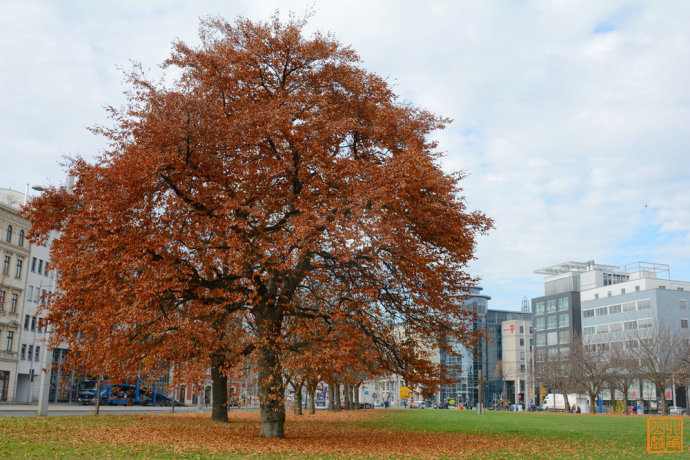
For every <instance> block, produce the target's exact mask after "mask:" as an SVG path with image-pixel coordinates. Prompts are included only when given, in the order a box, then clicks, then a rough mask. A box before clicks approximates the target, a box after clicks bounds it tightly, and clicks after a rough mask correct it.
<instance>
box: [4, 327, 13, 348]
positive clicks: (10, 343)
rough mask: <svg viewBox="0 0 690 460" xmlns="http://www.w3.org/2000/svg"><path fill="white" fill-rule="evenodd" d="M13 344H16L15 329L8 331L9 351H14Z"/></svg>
mask: <svg viewBox="0 0 690 460" xmlns="http://www.w3.org/2000/svg"><path fill="white" fill-rule="evenodd" d="M12 345H14V331H7V347H5V349H6V350H7V351H12Z"/></svg>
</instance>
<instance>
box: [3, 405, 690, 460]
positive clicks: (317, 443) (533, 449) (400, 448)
mask: <svg viewBox="0 0 690 460" xmlns="http://www.w3.org/2000/svg"><path fill="white" fill-rule="evenodd" d="M231 415H232V417H231V423H229V424H217V423H213V422H211V421H210V416H209V414H178V415H174V416H170V415H162V414H157V415H145V416H142V415H101V416H93V415H84V416H62V417H49V418H37V417H21V418H0V458H2V459H5V458H26V457H29V458H47V457H49V458H55V457H59V458H77V457H81V458H96V457H109V458H111V457H114V458H245V457H255V458H283V457H287V456H289V457H292V458H352V457H357V458H381V457H385V458H400V457H409V458H418V457H432V458H434V457H441V458H456V457H457V458H460V457H463V458H464V457H467V456H470V457H473V458H484V457H486V458H690V444H689V442H688V440H689V439H690V437H689V436H690V433H688V429H689V428H688V426H687V424H686V426H685V427H684V452H683V453H682V454H676V455H670V454H664V455H660V454H647V453H646V442H647V441H646V439H647V418H648V417H646V416H630V417H625V416H607V415H585V414H577V415H573V414H550V413H525V412H522V413H515V412H493V411H486V412H485V413H484V414H483V415H481V416H480V415H477V414H476V412H474V411H458V410H433V409H425V410H373V411H372V410H369V411H356V412H349V413H340V414H329V413H325V412H321V411H319V413H318V414H317V415H316V416H302V417H297V416H292V415H291V416H289V417H288V421H287V424H286V430H287V436H288V439H286V440H263V439H259V438H257V436H256V434H257V433H258V414H256V413H232V414H231ZM685 420H686V421H690V418H688V417H685ZM365 441H366V442H365ZM405 442H407V444H404V443H405ZM472 443H476V445H480V443H484V444H482V445H483V446H485V447H482V448H481V449H479V450H478V449H475V450H474V451H472V450H471V449H468V447H472V445H471V444H472ZM403 444H404V445H403ZM420 445H422V447H421V448H419V446H420ZM439 445H441V446H442V447H443V449H439V450H435V448H436V447H437V446H439ZM415 447H417V450H414V448H415ZM485 448H486V450H484V449H485ZM348 449H349V450H348ZM487 452H488V453H487Z"/></svg>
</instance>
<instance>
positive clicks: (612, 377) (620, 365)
mask: <svg viewBox="0 0 690 460" xmlns="http://www.w3.org/2000/svg"><path fill="white" fill-rule="evenodd" d="M609 361H610V364H609V366H610V369H611V370H610V372H609V375H608V380H609V382H610V384H611V388H612V393H614V395H615V391H616V390H618V391H620V392H621V394H622V395H623V410H626V409H627V407H628V393H629V391H630V388H631V387H632V386H633V384H634V383H635V382H637V381H639V379H640V378H641V370H640V360H639V358H638V356H637V354H636V353H634V351H633V350H631V349H629V348H625V347H624V346H623V343H621V342H614V343H612V344H611V350H610V353H609ZM626 413H627V412H626Z"/></svg>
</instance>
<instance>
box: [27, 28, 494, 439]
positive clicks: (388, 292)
mask: <svg viewBox="0 0 690 460" xmlns="http://www.w3.org/2000/svg"><path fill="white" fill-rule="evenodd" d="M304 25H305V24H304V21H302V20H299V19H295V18H292V19H291V20H289V21H288V22H287V23H281V22H280V21H279V20H278V19H277V17H274V18H273V19H272V20H271V21H269V22H256V23H254V22H251V21H249V20H246V19H239V20H237V21H236V22H234V23H228V22H225V21H223V20H221V19H210V20H206V21H204V22H203V23H202V28H201V39H202V44H201V46H200V47H198V48H191V47H189V46H187V45H186V44H184V43H182V42H179V43H177V44H175V46H174V50H173V52H172V55H171V57H170V58H169V59H168V60H167V61H166V65H167V66H171V67H176V68H178V69H179V70H180V71H181V77H180V78H179V80H177V81H176V82H174V83H171V84H166V83H164V82H163V83H155V82H151V81H148V80H146V78H145V77H144V76H143V75H142V74H141V73H140V72H139V71H137V70H136V69H135V70H134V71H133V72H132V74H131V75H130V82H131V84H132V91H131V92H130V93H128V96H129V105H128V106H127V107H126V108H124V109H122V110H116V109H111V111H112V116H113V120H114V122H115V126H114V127H113V128H109V129H106V128H99V129H97V130H96V131H97V132H99V133H100V134H102V135H104V136H106V137H107V138H108V139H109V141H110V143H111V147H110V148H109V149H108V150H107V151H106V152H104V153H103V155H102V156H101V158H99V159H98V161H96V162H95V163H94V164H88V163H87V162H86V161H84V160H82V159H79V158H77V159H74V160H73V161H72V162H71V164H70V172H71V174H73V175H74V176H76V177H77V183H76V185H75V187H74V190H73V191H72V193H69V192H68V191H65V190H61V189H51V190H48V191H47V192H46V193H45V194H44V195H42V196H41V197H38V198H36V199H35V200H33V201H32V203H31V204H30V205H29V207H28V209H27V210H26V214H27V216H28V217H29V218H30V219H31V220H32V222H34V229H33V233H32V234H33V238H39V239H40V238H41V237H44V236H45V235H46V234H47V232H48V231H49V230H58V231H60V232H61V233H60V236H59V238H57V239H56V240H55V241H54V242H53V245H52V262H53V266H54V267H55V268H56V269H57V270H58V271H59V272H60V274H61V279H60V281H59V284H58V286H59V288H60V293H59V294H58V295H56V296H55V297H54V298H53V299H52V300H51V303H50V307H49V309H50V311H49V314H48V321H49V322H50V323H51V325H52V328H53V331H54V332H55V334H56V340H66V341H67V342H68V343H69V346H70V348H71V349H72V350H73V355H74V360H75V362H76V361H78V362H79V363H80V364H82V365H84V366H86V367H87V368H88V369H92V370H97V371H99V372H104V373H108V374H119V375H125V374H131V373H136V374H141V373H144V372H152V371H155V370H158V369H159V368H160V366H161V363H166V364H171V363H174V364H175V365H176V367H177V368H178V369H180V372H184V373H189V374H194V373H198V372H199V370H200V367H203V366H205V365H207V364H208V356H209V354H210V353H211V352H212V351H214V350H234V349H236V348H237V346H238V345H237V344H238V343H239V344H245V343H246V342H251V343H252V345H253V346H254V347H255V350H256V355H255V356H256V361H257V368H258V376H259V392H260V396H261V428H260V436H262V437H283V436H284V422H285V409H284V405H283V396H284V395H283V392H284V386H283V374H282V358H283V355H284V352H285V344H286V335H285V333H286V329H285V326H286V325H287V323H286V321H287V320H288V319H289V318H295V319H297V320H299V321H296V322H294V323H292V324H293V326H295V327H297V329H296V330H294V331H293V333H295V334H296V335H297V336H299V337H304V338H309V337H310V336H315V335H316V334H319V333H320V331H321V329H322V327H321V326H317V323H318V322H319V321H321V322H323V321H327V322H331V323H332V324H337V325H338V328H339V329H340V331H341V333H343V334H345V335H350V336H353V337H355V336H357V335H358V334H359V335H361V337H364V338H365V340H366V343H367V344H369V345H371V346H372V349H375V350H376V351H377V353H379V354H380V356H381V358H382V359H381V360H380V362H381V363H385V366H387V368H390V369H393V368H395V369H397V370H400V371H401V372H404V373H406V374H409V376H410V378H411V381H414V379H415V378H417V379H418V380H420V381H421V380H422V379H423V378H427V377H429V376H431V375H432V374H433V372H432V369H431V367H432V366H431V364H430V362H429V360H428V359H427V358H428V357H427V356H424V355H423V352H422V351H420V350H424V349H425V348H428V347H431V346H435V345H437V342H438V337H439V335H440V334H445V335H446V336H447V337H448V338H450V339H454V340H455V341H456V342H460V343H464V344H467V345H469V346H471V345H472V344H473V343H475V342H476V340H477V338H478V335H477V332H476V331H473V330H472V328H471V324H470V323H471V320H472V313H471V312H469V311H467V310H465V309H463V308H462V307H461V306H460V304H459V302H458V301H457V298H456V296H461V295H462V294H463V293H465V292H466V290H467V288H468V287H469V286H471V285H473V284H474V283H475V282H476V280H475V279H473V278H472V277H471V276H469V275H468V274H467V273H466V272H465V267H466V265H467V263H468V262H469V261H470V260H471V259H472V258H473V254H474V249H475V238H476V236H477V234H478V233H483V232H485V231H487V230H488V229H489V228H490V227H491V225H492V222H491V220H490V219H488V218H487V217H486V216H484V215H483V214H482V213H481V212H477V211H473V212H471V211H468V210H467V209H466V205H465V202H464V200H463V198H462V196H461V188H460V185H459V183H460V180H461V175H460V174H446V173H444V172H443V171H442V169H441V167H440V165H439V159H440V154H439V153H438V151H437V145H436V143H435V142H434V141H431V140H429V137H430V135H431V134H432V133H433V132H434V131H435V130H437V129H441V128H443V126H444V125H445V124H446V123H447V122H448V120H446V119H443V118H440V117H437V116H435V115H433V114H431V113H429V112H427V111H424V110H422V109H418V108H415V107H413V106H411V105H409V104H407V103H404V102H401V101H400V100H398V98H397V97H396V95H395V94H394V93H393V92H392V90H391V88H390V87H389V85H388V83H387V82H386V81H385V80H383V79H382V78H380V77H378V76H377V75H375V74H372V73H369V72H367V71H366V70H365V69H363V68H362V67H361V63H360V61H359V58H358V56H357V55H356V53H355V52H354V51H353V50H351V49H350V48H348V47H344V46H342V45H341V44H339V43H338V42H336V41H335V40H334V39H333V38H332V37H330V36H327V35H322V34H315V35H314V36H312V37H304V36H303V34H302V29H303V27H304ZM314 286H327V287H328V296H327V297H328V300H329V302H330V303H329V302H325V301H324V298H323V296H320V295H319V294H318V293H317V291H318V290H315V289H313V287H314ZM322 324H323V323H322ZM396 325H403V326H404V329H405V334H404V336H396V335H395V326H396ZM348 331H349V332H348ZM384 358H385V359H384ZM190 363H195V364H194V365H190Z"/></svg>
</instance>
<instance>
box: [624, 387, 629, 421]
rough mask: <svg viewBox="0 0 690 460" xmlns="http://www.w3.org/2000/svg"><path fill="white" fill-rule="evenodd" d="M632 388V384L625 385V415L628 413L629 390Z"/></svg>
mask: <svg viewBox="0 0 690 460" xmlns="http://www.w3.org/2000/svg"><path fill="white" fill-rule="evenodd" d="M629 389H630V386H628V387H625V388H624V389H623V411H624V412H625V415H628V390H629Z"/></svg>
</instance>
